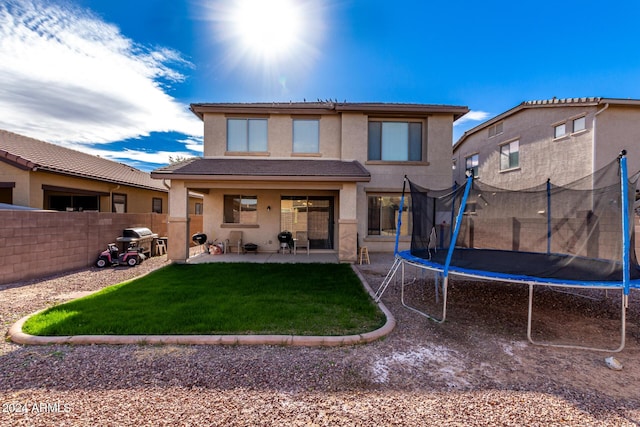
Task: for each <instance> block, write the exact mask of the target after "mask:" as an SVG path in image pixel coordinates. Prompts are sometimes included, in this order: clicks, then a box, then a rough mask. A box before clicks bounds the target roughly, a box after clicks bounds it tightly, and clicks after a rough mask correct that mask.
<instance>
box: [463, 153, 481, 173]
mask: <svg viewBox="0 0 640 427" xmlns="http://www.w3.org/2000/svg"><path fill="white" fill-rule="evenodd" d="M465 171H471V172H472V173H473V174H472V175H471V176H473V177H474V178H477V177H478V155H477V154H474V155H473V156H469V157H466V158H465Z"/></svg>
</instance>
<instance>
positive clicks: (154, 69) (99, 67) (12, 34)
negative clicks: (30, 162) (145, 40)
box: [0, 0, 203, 163]
mask: <svg viewBox="0 0 640 427" xmlns="http://www.w3.org/2000/svg"><path fill="white" fill-rule="evenodd" d="M64 4H65V6H62V5H61V4H55V3H54V4H52V2H45V1H44V0H8V1H7V0H5V1H4V2H2V3H1V4H0V128H2V129H7V130H11V131H13V132H16V133H20V134H23V135H27V136H31V137H34V138H38V139H42V140H45V141H49V142H54V143H76V144H94V143H108V142H113V141H121V140H124V139H128V138H136V137H140V136H147V135H149V134H150V133H151V132H172V131H173V132H179V133H183V134H186V135H192V136H194V137H200V136H201V135H202V131H203V126H202V122H201V121H200V120H198V119H197V118H196V117H195V116H194V115H193V114H192V113H191V112H190V111H188V108H187V106H186V105H183V104H181V103H180V102H178V101H177V100H176V99H175V98H173V97H171V96H170V95H168V94H167V93H166V91H165V90H164V88H165V85H170V84H173V83H179V82H182V81H184V79H185V76H184V75H183V74H182V73H181V72H180V71H178V69H179V68H183V69H184V68H185V67H186V68H190V67H192V64H190V63H189V62H188V61H185V60H184V59H183V58H182V57H181V55H180V53H179V52H176V51H173V50H171V49H167V48H155V49H149V48H147V47H144V46H140V45H138V44H136V43H135V42H133V41H132V40H130V39H128V38H126V37H124V36H123V35H122V34H121V33H120V31H119V29H118V28H117V27H115V26H113V25H110V24H107V23H105V22H103V21H102V20H101V19H99V18H98V17H96V16H95V15H93V14H92V13H91V12H90V11H87V10H84V9H80V8H77V7H73V6H69V5H68V3H66V2H65V3H64ZM83 151H87V150H85V149H83ZM105 153H106V152H102V153H96V154H100V155H103V156H104V154H105ZM122 154H123V153H122V152H120V155H122ZM128 154H135V153H134V152H131V153H128ZM147 154H148V153H147ZM160 154H162V153H158V155H160ZM173 154H174V155H175V153H173ZM148 155H150V154H148ZM154 155H155V154H154ZM140 157H141V158H142V157H145V156H143V155H140ZM161 163H166V162H161Z"/></svg>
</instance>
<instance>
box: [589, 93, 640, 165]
mask: <svg viewBox="0 0 640 427" xmlns="http://www.w3.org/2000/svg"><path fill="white" fill-rule="evenodd" d="M596 120H597V121H596V135H595V140H596V145H595V146H596V149H595V161H594V163H595V167H596V169H599V168H601V167H602V166H604V165H606V164H607V163H609V162H610V161H611V160H612V159H614V158H615V157H616V156H617V155H618V154H619V153H620V151H621V150H623V149H625V150H627V153H628V155H627V165H628V167H629V172H630V173H633V172H637V171H638V170H640V107H635V108H634V107H620V106H613V105H612V106H609V107H608V108H607V109H606V110H604V111H603V112H602V113H600V114H599V115H598V117H597V119H596Z"/></svg>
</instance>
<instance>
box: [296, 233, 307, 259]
mask: <svg viewBox="0 0 640 427" xmlns="http://www.w3.org/2000/svg"><path fill="white" fill-rule="evenodd" d="M298 248H305V249H306V250H307V255H309V236H308V235H307V232H306V231H296V238H295V239H294V240H293V254H294V255H295V254H296V253H297V250H298Z"/></svg>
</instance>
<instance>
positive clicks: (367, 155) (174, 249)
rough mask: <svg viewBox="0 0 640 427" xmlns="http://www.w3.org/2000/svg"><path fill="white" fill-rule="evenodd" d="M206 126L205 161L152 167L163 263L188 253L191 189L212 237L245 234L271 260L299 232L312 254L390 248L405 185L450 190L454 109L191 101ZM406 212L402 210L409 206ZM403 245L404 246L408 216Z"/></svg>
mask: <svg viewBox="0 0 640 427" xmlns="http://www.w3.org/2000/svg"><path fill="white" fill-rule="evenodd" d="M191 110H192V111H193V112H194V113H195V114H196V115H197V116H198V117H200V119H202V120H203V122H204V154H203V157H202V158H194V159H188V160H185V161H183V162H180V163H177V164H173V165H169V166H167V167H164V168H160V169H156V170H155V171H153V172H152V177H154V178H158V179H169V180H170V182H171V189H170V193H169V224H168V225H169V251H168V254H169V258H170V259H172V260H176V261H180V260H185V259H186V258H187V256H188V245H189V240H190V233H192V232H196V231H199V230H190V229H189V224H188V220H187V215H186V205H187V202H186V201H187V193H188V191H189V190H194V191H198V192H199V193H204V194H205V195H204V200H203V205H204V206H203V228H204V230H203V231H204V232H205V233H206V234H207V235H208V237H209V239H210V240H214V239H218V240H221V241H224V240H225V239H226V238H227V237H228V236H229V234H230V232H231V231H236V232H237V231H240V232H242V241H243V242H244V243H253V244H256V245H258V250H259V251H260V252H276V251H278V250H279V248H280V245H279V241H278V239H277V236H278V234H279V233H280V232H281V231H284V230H286V231H290V232H291V233H292V234H294V238H295V235H296V234H297V233H299V232H301V233H304V234H305V235H306V237H307V238H308V242H309V245H310V249H311V250H312V251H334V252H337V253H338V255H339V259H340V260H341V261H345V262H353V261H355V260H356V255H357V247H358V245H366V246H367V247H368V248H369V249H370V250H371V251H391V250H393V246H394V241H395V229H396V220H397V216H398V213H399V212H398V211H399V201H400V196H401V191H402V186H403V177H404V176H405V175H408V176H409V177H410V178H411V179H412V181H414V182H416V183H417V184H419V185H422V186H425V187H429V188H438V189H440V188H446V187H448V186H450V184H451V163H450V159H451V149H452V130H453V122H454V121H455V120H456V119H458V118H460V117H461V116H463V115H464V114H466V113H467V112H468V109H467V108H466V107H459V106H443V105H426V104H383V103H334V102H317V103H315V102H314V103H311V102H302V103H248V104H244V103H237V104H236V103H231V104H228V103H226V104H210V103H207V104H192V105H191ZM408 205H409V203H407V206H408ZM407 206H405V209H404V213H403V219H404V220H403V230H402V234H403V239H402V244H404V245H407V244H408V243H409V240H410V229H411V223H410V218H409V215H408V207H407Z"/></svg>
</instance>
